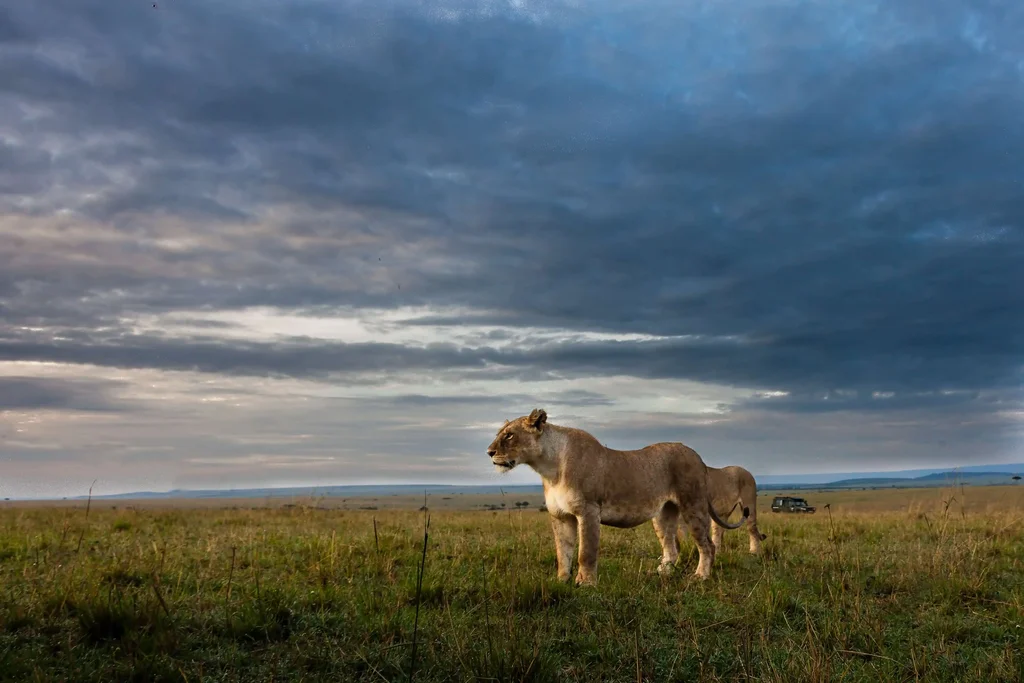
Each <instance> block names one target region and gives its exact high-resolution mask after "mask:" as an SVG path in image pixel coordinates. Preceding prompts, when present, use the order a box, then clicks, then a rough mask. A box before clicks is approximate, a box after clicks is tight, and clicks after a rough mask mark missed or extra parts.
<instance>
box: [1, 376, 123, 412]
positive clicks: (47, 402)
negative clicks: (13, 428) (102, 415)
mask: <svg viewBox="0 0 1024 683" xmlns="http://www.w3.org/2000/svg"><path fill="white" fill-rule="evenodd" d="M118 386H119V385H118V384H117V383H115V382H96V381H86V380H63V379H47V378H41V377H0V411H5V410H58V409H59V410H77V411H87V412H95V411H111V410H124V409H125V406H123V405H121V404H120V403H119V402H118V401H117V400H116V399H114V397H113V396H112V393H113V392H114V390H116V389H117V387H118Z"/></svg>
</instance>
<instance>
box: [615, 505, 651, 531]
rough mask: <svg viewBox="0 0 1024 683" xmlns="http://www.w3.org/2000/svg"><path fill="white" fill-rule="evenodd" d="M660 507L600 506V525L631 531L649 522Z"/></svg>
mask: <svg viewBox="0 0 1024 683" xmlns="http://www.w3.org/2000/svg"><path fill="white" fill-rule="evenodd" d="M659 510H661V505H660V504H659V505H607V504H606V505H602V506H601V524H603V525H604V526H611V527H616V528H619V529H631V528H633V527H635V526H640V525H641V524H644V523H646V522H649V521H651V519H652V518H653V517H655V516H656V515H657V514H658V511H659Z"/></svg>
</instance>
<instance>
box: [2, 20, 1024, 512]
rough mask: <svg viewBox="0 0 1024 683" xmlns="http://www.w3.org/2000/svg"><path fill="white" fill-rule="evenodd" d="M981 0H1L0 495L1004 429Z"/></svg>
mask: <svg viewBox="0 0 1024 683" xmlns="http://www.w3.org/2000/svg"><path fill="white" fill-rule="evenodd" d="M1022 33H1024V5H1022V4H1021V3H1020V2H1017V1H1016V0H974V1H973V2H966V1H965V2H958V1H955V0H884V1H882V0H878V1H871V0H835V1H833V2H828V3H825V2H820V1H819V0H803V1H795V0H734V1H732V2H710V1H708V2H704V1H697V0H671V1H668V0H664V1H663V0H635V1H633V2H629V3H622V2H618V1H615V2H612V1H611V0H592V1H590V2H575V1H568V0H567V1H565V2H557V1H555V0H551V1H545V2H532V1H529V0H518V1H515V2H491V1H488V2H469V1H468V0H467V1H465V2H459V1H457V0H432V1H431V2H412V1H411V0H373V1H372V2H371V1H368V0H367V1H365V2H350V1H348V0H330V1H329V2H328V1H327V0H313V1H310V0H289V1H287V2H285V1H284V0H157V2H156V5H155V6H154V3H153V2H152V0H114V1H112V0H50V1H49V2H24V0H0V495H2V496H5V497H6V496H15V497H20V496H62V495H80V494H84V493H85V492H86V491H87V490H88V488H89V486H90V484H92V483H93V482H94V481H95V482H96V484H95V486H96V488H95V492H96V493H99V494H103V493H115V492H122V491H130V490H166V489H170V488H231V487H243V486H276V485H282V486H283V485H317V484H321V485H323V484H364V483H455V484H459V483H491V484H523V483H538V482H539V479H538V476H537V475H536V474H535V473H533V472H532V471H530V470H528V469H526V468H519V469H517V470H515V471H514V472H512V473H511V474H508V475H505V476H502V475H499V474H497V473H496V472H495V471H494V470H493V468H492V466H491V465H490V462H489V459H488V458H487V456H486V453H485V451H486V448H487V445H488V443H489V442H490V440H491V439H492V438H493V435H494V434H495V433H496V431H497V430H498V428H499V427H500V426H501V425H502V423H503V422H504V420H506V419H510V418H514V417H516V416H519V415H524V414H527V413H529V412H530V411H531V410H532V409H533V408H535V407H542V408H545V409H546V410H547V412H548V415H549V421H550V422H552V423H555V424H563V425H569V426H576V427H581V428H584V429H587V430H588V431H590V432H591V433H593V434H594V435H595V436H597V437H598V438H599V439H600V440H601V441H602V442H603V443H605V444H606V445H608V446H611V447H614V448H635V447H639V446H642V445H645V444H647V443H653V442H656V441H682V442H684V443H686V444H688V445H690V446H692V447H693V448H695V449H696V450H697V451H698V453H700V454H701V456H702V457H703V458H704V460H705V461H706V462H708V463H709V464H711V465H715V466H722V465H726V464H740V465H744V466H746V467H748V468H749V469H751V471H753V472H754V473H755V475H757V474H761V475H769V474H779V473H806V472H851V471H866V470H895V469H903V468H914V467H944V466H947V465H948V466H955V465H974V464H988V463H1006V462H1020V461H1021V460H1024V458H1021V454H1022V445H1024V391H1022V379H1024V374H1022V367H1024V360H1022V359H1024V353H1022V352H1024V315H1022V313H1024V271H1022V270H1021V266H1022V265H1024V227H1022V226H1024V166H1022V165H1021V159H1024V43H1022V42H1021V41H1020V39H1019V38H1020V35H1022Z"/></svg>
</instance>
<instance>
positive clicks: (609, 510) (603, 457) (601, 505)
mask: <svg viewBox="0 0 1024 683" xmlns="http://www.w3.org/2000/svg"><path fill="white" fill-rule="evenodd" d="M487 454H488V455H489V456H491V461H492V462H493V463H494V465H495V467H497V468H498V469H499V471H502V472H508V471H511V470H512V468H514V467H515V466H517V465H528V466H530V467H531V468H533V469H534V470H535V471H536V472H537V473H538V474H540V476H541V481H542V482H543V484H544V501H545V503H546V505H547V509H548V514H549V515H550V517H551V526H552V530H553V532H554V537H555V551H556V555H557V557H558V578H559V579H561V580H563V581H566V580H568V579H569V578H570V576H571V572H570V570H571V566H572V556H573V553H574V551H576V550H577V547H578V565H579V569H578V573H577V576H576V583H577V584H589V585H593V584H595V583H597V550H598V542H599V539H600V535H601V526H602V525H605V526H613V527H619V528H633V527H636V526H639V525H641V524H643V523H644V522H647V521H648V520H651V521H653V523H654V530H655V532H656V533H657V534H658V540H659V541H661V547H662V558H661V565H660V566H659V567H658V571H659V572H662V573H668V572H670V571H671V570H672V568H673V567H674V566H675V564H676V561H677V560H678V559H679V538H678V529H679V525H680V522H681V523H682V524H684V525H685V526H686V528H687V529H688V530H689V532H690V534H691V535H692V537H693V539H694V541H695V542H696V544H697V549H698V551H699V553H700V560H699V562H698V564H697V570H696V572H695V573H696V575H697V576H698V577H700V578H702V579H706V578H707V577H708V576H710V575H711V565H712V564H713V563H714V559H715V546H714V544H713V543H712V542H711V538H710V535H709V530H710V524H711V522H712V520H714V521H715V522H717V523H718V524H720V525H721V526H724V527H726V528H729V529H738V528H739V527H740V526H742V524H743V522H744V521H745V517H744V519H741V520H740V521H739V522H738V523H737V524H728V523H726V522H724V521H723V520H722V519H721V518H718V519H716V517H718V516H717V514H716V512H715V510H714V509H713V508H712V504H711V499H710V496H709V485H708V468H707V466H706V465H705V464H704V461H703V460H702V459H701V457H700V456H699V455H697V453H696V452H695V451H694V450H693V449H692V448H689V447H687V446H685V445H683V444H681V443H656V444H651V445H649V446H645V447H643V448H640V449H637V450H631V451H619V450H614V449H611V448H607V447H605V446H603V445H602V444H601V443H600V442H598V440H597V439H595V438H594V437H593V436H591V435H590V434H589V433H587V432H585V431H583V430H582V429H573V428H571V427H561V426H559V425H554V424H550V423H548V422H547V413H546V412H544V411H543V410H540V409H537V410H534V411H533V412H532V413H530V415H528V416H523V417H520V418H516V419H515V420H511V421H509V422H506V423H505V424H504V425H503V426H502V428H501V429H500V430H498V434H497V436H495V437H494V441H492V442H491V445H490V446H489V447H488V449H487Z"/></svg>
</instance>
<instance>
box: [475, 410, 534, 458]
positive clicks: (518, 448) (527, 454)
mask: <svg viewBox="0 0 1024 683" xmlns="http://www.w3.org/2000/svg"><path fill="white" fill-rule="evenodd" d="M547 420H548V414H547V413H546V412H545V411H544V410H542V409H541V408H535V409H534V410H533V412H531V413H530V414H529V415H524V416H523V417H518V418H516V419H514V420H509V421H506V422H505V424H504V425H502V427H501V429H499V430H498V434H497V436H495V437H494V441H492V442H491V445H490V446H488V447H487V455H489V456H490V457H491V462H492V463H494V467H495V468H496V469H497V470H498V471H499V472H510V471H512V468H514V467H515V466H516V465H518V464H520V463H527V464H529V463H530V462H532V461H534V460H535V459H536V458H538V457H539V456H540V455H541V452H542V449H541V444H540V436H541V434H542V433H543V429H544V424H545V423H546V422H547Z"/></svg>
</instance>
